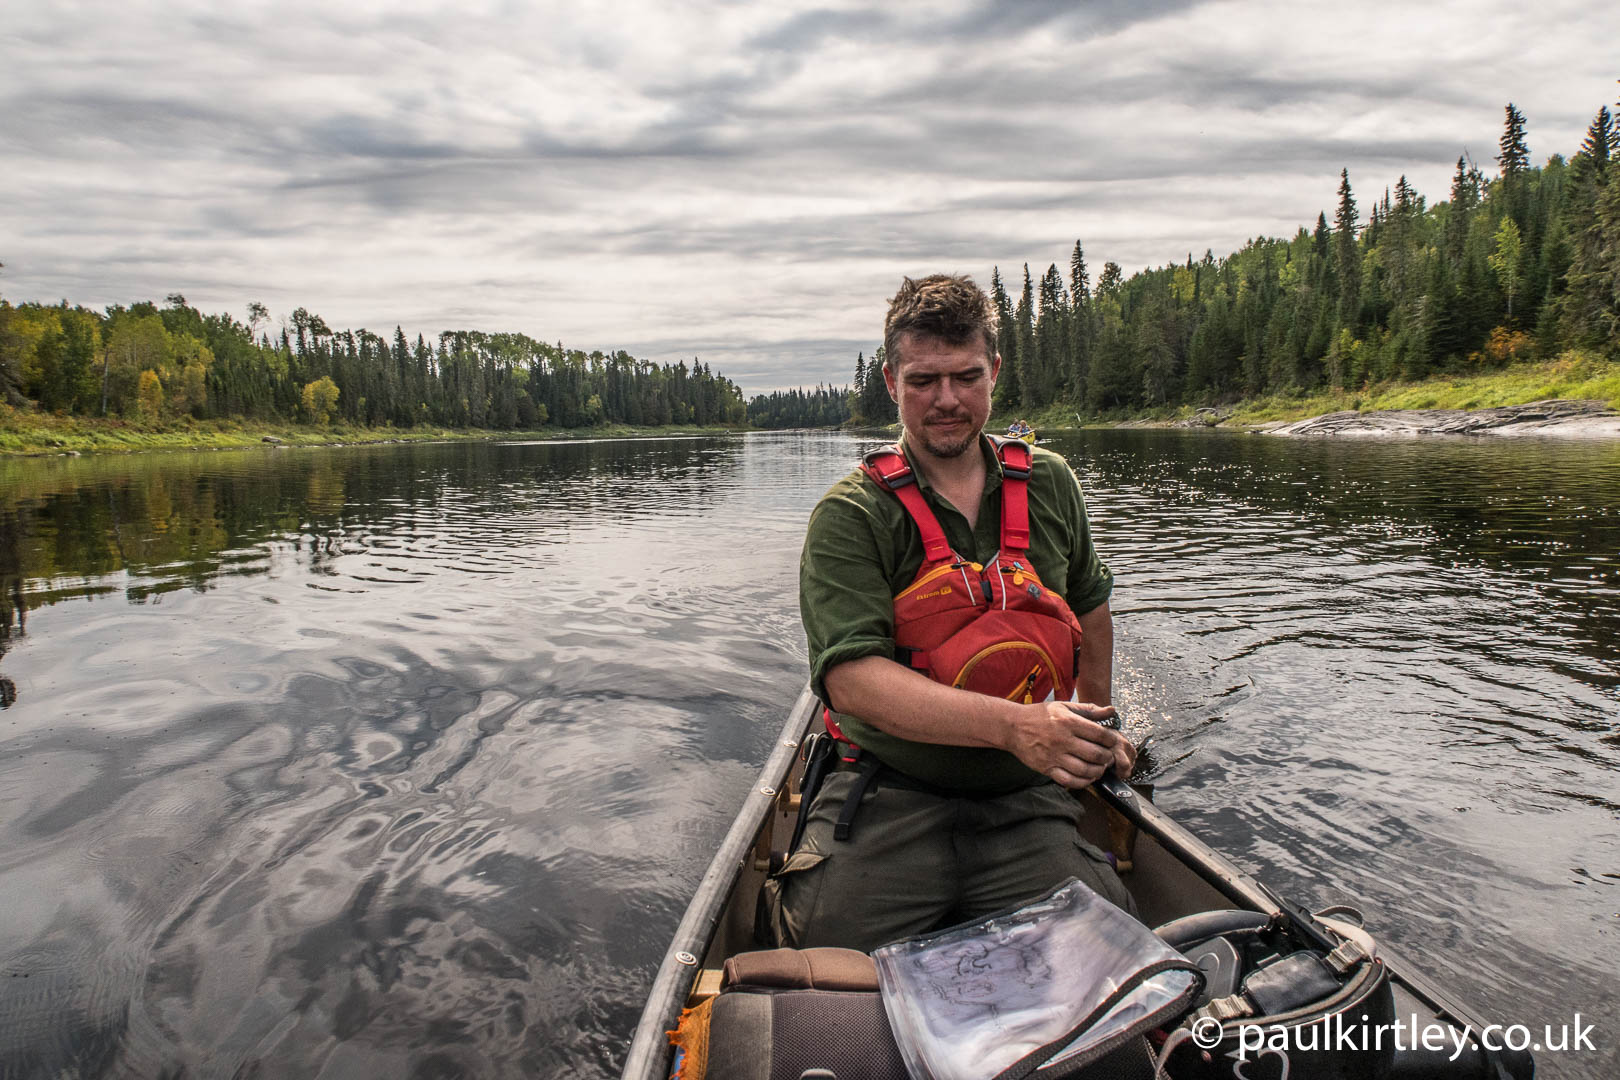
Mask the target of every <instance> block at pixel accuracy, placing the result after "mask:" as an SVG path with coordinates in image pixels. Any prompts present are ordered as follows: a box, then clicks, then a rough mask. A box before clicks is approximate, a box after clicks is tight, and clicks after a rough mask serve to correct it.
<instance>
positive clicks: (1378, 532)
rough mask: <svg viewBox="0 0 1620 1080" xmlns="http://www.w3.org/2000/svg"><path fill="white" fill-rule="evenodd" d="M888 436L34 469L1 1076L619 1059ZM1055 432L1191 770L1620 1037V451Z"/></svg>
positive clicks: (18, 618) (10, 676)
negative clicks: (812, 530)
mask: <svg viewBox="0 0 1620 1080" xmlns="http://www.w3.org/2000/svg"><path fill="white" fill-rule="evenodd" d="M868 445H870V444H869V443H867V442H864V441H861V440H858V439H856V438H852V437H849V436H844V435H802V434H786V435H752V436H748V437H734V438H691V439H667V440H642V441H598V442H585V441H580V442H547V443H526V444H488V443H454V444H441V445H394V446H373V447H343V448H328V449H298V450H277V449H270V448H266V449H264V450H252V451H231V452H215V453H196V454H190V453H184V454H143V455H134V456H129V457H93V458H78V459H70V458H42V459H11V460H0V586H3V590H0V591H3V594H4V595H3V596H0V616H4V622H5V628H4V631H3V634H0V704H3V705H4V706H5V707H4V708H3V709H0V910H3V911H4V912H5V916H4V918H3V919H0V1076H3V1077H13V1076H15V1077H35V1076H41V1077H44V1076H61V1075H70V1076H84V1077H98V1076H158V1075H178V1074H179V1073H181V1072H182V1071H183V1072H184V1074H185V1075H187V1076H193V1077H195V1076H209V1077H212V1076H219V1077H229V1076H236V1075H244V1076H246V1075H262V1076H288V1077H294V1076H297V1077H347V1076H385V1075H386V1076H400V1077H422V1078H427V1077H457V1076H466V1077H503V1076H511V1077H516V1076H546V1077H551V1076H580V1077H607V1076H612V1075H614V1074H615V1072H616V1068H617V1066H618V1064H619V1063H620V1062H622V1060H623V1055H624V1052H625V1049H626V1046H625V1044H626V1040H627V1037H628V1033H629V1032H630V1030H631V1029H632V1028H633V1026H634V1024H635V1020H636V1016H637V1014H638V1011H639V1007H640V1003H641V997H642V995H643V994H644V992H645V990H646V988H647V986H648V985H649V984H650V981H651V978H652V975H653V972H654V970H655V969H656V967H657V964H658V961H659V959H660V958H661V956H662V953H663V950H664V947H665V944H666V942H667V940H668V937H669V935H670V933H671V932H672V931H673V929H674V926H675V924H676V922H677V920H678V919H679V917H680V913H681V911H682V910H683V908H684V905H685V903H686V900H687V898H688V897H689V895H690V894H691V891H692V890H693V888H694V887H695V885H696V883H697V880H698V878H699V877H700V876H701V874H702V872H703V870H704V868H705V866H706V864H707V862H708V858H709V856H710V854H711V853H712V850H713V848H714V846H715V844H716V843H717V842H718V840H719V838H720V836H721V835H722V834H723V833H724V831H725V829H726V827H727V825H728V824H729V822H730V819H731V816H732V814H733V813H734V811H735V809H736V807H737V806H738V805H739V804H740V802H741V801H742V799H743V794H744V792H745V791H746V790H747V788H748V786H749V783H750V780H751V778H752V776H753V774H754V772H755V771H756V769H757V768H758V765H759V763H760V762H762V761H763V760H764V758H765V756H766V755H767V753H768V752H769V749H770V744H771V741H772V738H773V735H774V732H775V730H776V728H777V727H778V725H779V724H780V722H781V720H782V718H783V712H784V710H785V709H786V708H787V707H788V706H789V705H790V704H791V703H792V701H793V700H794V698H795V697H796V696H797V694H798V692H799V690H800V688H801V687H802V685H803V683H804V679H805V675H806V671H805V652H804V642H803V636H802V633H801V631H800V629H799V625H798V612H797V596H796V574H797V557H798V548H799V542H800V539H801V535H802V530H803V525H804V521H805V518H806V516H807V515H808V513H809V510H810V508H811V506H812V505H813V504H814V502H815V500H816V498H817V497H818V496H819V495H820V494H821V492H822V491H824V490H825V489H826V488H827V487H828V486H829V485H830V484H831V483H832V482H833V481H834V480H835V479H836V478H837V477H838V476H840V475H841V474H842V473H844V472H845V471H846V470H847V469H848V468H849V467H850V465H851V462H852V461H853V460H854V458H855V457H856V455H857V453H858V452H859V451H860V450H861V449H862V448H864V447H865V446H868ZM1051 445H1052V448H1053V449H1056V450H1057V451H1059V452H1060V453H1062V454H1064V455H1065V456H1066V457H1068V459H1069V460H1070V461H1071V463H1072V464H1073V465H1074V466H1075V468H1076V470H1077V471H1078V472H1079V474H1080V476H1081V478H1082V482H1083V484H1084V486H1085V490H1086V493H1087V499H1088V504H1089V507H1090V511H1091V515H1092V519H1093V524H1094V528H1095V531H1096V533H1097V537H1098V544H1099V547H1100V549H1101V551H1102V554H1103V556H1104V558H1105V559H1106V561H1108V563H1109V564H1110V565H1111V566H1112V567H1113V569H1114V571H1115V574H1116V578H1117V583H1116V589H1115V593H1114V600H1113V603H1114V608H1115V611H1116V615H1117V619H1116V625H1117V628H1118V644H1117V649H1118V660H1117V676H1116V688H1117V690H1116V692H1117V697H1118V700H1119V702H1120V704H1121V706H1122V708H1123V709H1124V711H1125V712H1126V715H1127V719H1128V724H1129V726H1130V728H1131V730H1133V731H1134V732H1136V733H1137V734H1143V733H1145V732H1147V731H1149V730H1151V731H1154V732H1156V740H1155V743H1154V747H1153V752H1152V754H1153V756H1152V764H1153V766H1154V769H1155V771H1156V782H1157V783H1158V785H1159V791H1160V796H1159V798H1160V802H1161V804H1162V805H1164V806H1165V807H1166V808H1168V809H1169V810H1170V811H1171V812H1172V813H1174V814H1176V815H1177V816H1178V817H1179V818H1180V819H1181V820H1182V821H1183V822H1184V823H1186V824H1188V825H1189V826H1191V827H1193V828H1194V829H1196V830H1197V831H1199V832H1201V833H1202V834H1203V835H1204V836H1205V837H1206V838H1207V839H1209V840H1210V841H1212V842H1213V843H1215V844H1216V845H1217V846H1218V847H1221V848H1223V849H1224V850H1226V851H1227V852H1228V853H1229V854H1231V855H1232V856H1234V857H1235V858H1236V859H1237V860H1238V861H1239V862H1240V863H1242V864H1243V865H1245V866H1247V867H1248V868H1250V869H1252V870H1253V871H1255V872H1256V873H1258V874H1260V875H1261V876H1262V877H1264V878H1265V879H1266V880H1268V881H1269V882H1271V883H1272V884H1273V885H1274V886H1276V887H1277V888H1278V889H1279V890H1280V891H1282V892H1285V893H1288V894H1291V895H1293V896H1295V897H1297V898H1299V899H1301V900H1303V901H1305V902H1307V903H1309V904H1312V905H1315V906H1321V905H1324V904H1328V903H1336V902H1351V903H1355V904H1357V905H1358V906H1360V907H1362V908H1363V909H1364V910H1365V911H1366V912H1367V914H1368V921H1369V924H1370V926H1371V927H1372V928H1373V929H1374V930H1375V932H1376V933H1378V934H1379V936H1380V937H1382V938H1384V939H1386V940H1388V941H1390V942H1391V943H1393V944H1396V945H1399V946H1400V947H1401V948H1402V950H1403V951H1404V952H1406V953H1407V954H1409V955H1411V956H1413V957H1414V958H1416V959H1419V960H1421V961H1422V963H1423V964H1424V965H1425V966H1427V967H1428V968H1429V969H1430V970H1431V971H1432V972H1433V973H1434V974H1435V975H1437V976H1438V977H1439V978H1440V979H1441V980H1442V981H1443V982H1444V983H1447V984H1449V985H1450V986H1452V987H1453V988H1454V989H1455V990H1456V991H1457V993H1458V994H1459V995H1460V996H1461V997H1463V999H1464V1000H1466V1001H1468V1002H1469V1003H1471V1004H1472V1005H1473V1006H1474V1007H1475V1009H1476V1010H1477V1011H1478V1012H1480V1013H1481V1014H1482V1016H1484V1017H1485V1018H1487V1019H1490V1020H1493V1021H1499V1022H1502V1023H1525V1024H1532V1025H1537V1026H1538V1027H1539V1025H1543V1024H1549V1023H1550V1024H1553V1025H1554V1027H1555V1028H1556V1027H1557V1025H1560V1024H1564V1023H1568V1022H1570V1020H1571V1017H1572V1016H1573V1014H1574V1013H1577V1012H1579V1013H1580V1014H1581V1015H1582V1017H1583V1018H1584V1020H1585V1021H1586V1022H1588V1023H1594V1024H1595V1025H1596V1027H1595V1030H1594V1032H1593V1034H1592V1036H1591V1037H1592V1038H1593V1040H1594V1041H1595V1042H1596V1044H1597V1046H1598V1049H1597V1050H1596V1051H1586V1052H1578V1051H1573V1050H1572V1051H1570V1052H1567V1053H1565V1054H1562V1055H1543V1057H1542V1059H1541V1061H1540V1064H1541V1066H1542V1070H1543V1072H1542V1075H1546V1076H1554V1077H1557V1076H1571V1077H1591V1078H1597V1077H1609V1076H1613V1075H1615V1074H1616V1073H1617V1072H1620V1050H1617V1045H1620V979H1617V978H1616V975H1615V971H1616V966H1617V965H1620V785H1617V784H1616V782H1615V776H1616V771H1615V770H1616V766H1617V765H1620V444H1615V443H1565V442H1558V441H1552V440H1502V441H1499V442H1479V441H1469V440H1462V439H1458V440H1444V439H1432V440H1423V441H1400V442H1365V441H1354V442H1352V441H1331V440H1323V441H1309V440H1285V439H1277V438H1268V437H1260V436H1248V435H1236V434H1227V433H1207V432H1178V431H1098V432H1084V433H1078V434H1075V435H1073V436H1069V437H1064V438H1060V439H1058V440H1056V441H1055V442H1053V443H1052V444H1051Z"/></svg>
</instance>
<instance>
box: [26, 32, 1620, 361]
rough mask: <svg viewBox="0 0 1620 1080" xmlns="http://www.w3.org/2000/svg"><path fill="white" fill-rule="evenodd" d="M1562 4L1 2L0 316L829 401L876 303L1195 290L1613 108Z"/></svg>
mask: <svg viewBox="0 0 1620 1080" xmlns="http://www.w3.org/2000/svg"><path fill="white" fill-rule="evenodd" d="M1617 43H1620V5H1617V4H1608V3H1602V2H1594V0H1567V2H1565V0H1543V2H1541V3H1539V4H1530V3H1525V2H1523V0H1513V2H1496V0H1491V2H1477V3H1453V4H1439V3H1414V2H1412V0H1398V2H1392V3H1385V4H1357V3H1333V4H1309V3H1297V2H1280V3H1258V2H1248V0H1244V2H1231V3H1190V2H1176V0H1139V2H1126V0H1104V2H1101V3H1085V4H1078V3H1075V4H1056V3H1006V2H1002V3H948V2H947V3H933V4H927V5H923V4H907V5H892V6H888V7H881V8H874V7H869V6H856V5H849V4H837V3H832V4H816V5H813V6H812V5H794V4H788V3H769V4H767V3H724V2H704V3H676V4H665V3H650V2H645V0H642V2H635V3H621V4H611V5H610V4H595V3H591V2H589V0H587V2H583V3H582V2H579V0H574V2H571V3H567V4H557V5H544V4H535V5H528V4H522V3H517V2H515V0H514V2H507V3H489V2H478V0H471V2H465V0H464V2H460V3H455V4H450V3H443V4H440V3H435V2H431V0H424V2H413V3H394V4H373V3H368V2H365V0H361V2H354V0H346V2H343V3H335V2H332V0H326V2H322V3H304V2H302V0H294V2H278V3H276V4H273V5H265V4H257V3H235V4H222V3H217V2H213V3H190V2H169V3H157V4H153V3H142V2H139V0H126V2H120V3H117V4H100V3H70V2H63V0H55V2H47V3H38V2H35V0H0V262H4V263H5V264H6V265H5V269H4V270H3V271H0V275H3V276H0V293H3V295H5V296H6V298H8V299H10V300H11V301H13V302H20V301H25V300H43V301H51V302H54V301H56V300H59V299H62V298H66V299H67V300H68V301H69V302H71V303H82V304H85V305H87V306H94V307H102V306H105V305H107V304H109V303H127V302H130V301H133V300H138V299H154V300H160V301H161V299H162V298H163V297H164V296H165V295H167V294H168V293H171V292H177V291H178V292H182V293H184V294H185V295H186V297H187V298H188V299H189V300H190V301H191V302H192V303H193V304H194V305H196V306H198V307H200V308H202V309H203V310H204V311H230V312H232V313H234V314H235V315H236V316H237V317H238V318H243V317H244V316H245V312H246V308H247V304H248V302H249V301H253V300H260V301H263V302H264V303H265V304H267V305H268V306H269V307H270V310H271V312H272V314H273V316H275V317H277V318H281V317H284V316H285V315H286V314H287V313H288V312H289V311H291V310H292V309H293V308H295V307H298V306H300V305H302V306H305V307H308V308H309V309H310V310H312V311H315V312H317V313H319V314H320V315H322V316H323V317H324V318H325V319H326V321H327V322H328V323H329V324H331V325H332V326H333V327H350V328H359V327H361V326H366V327H369V328H371V329H372V330H374V331H378V332H381V333H385V334H391V333H392V330H393V327H394V326H395V325H396V324H401V325H403V326H404V327H405V328H406V330H407V332H409V333H411V334H413V335H414V334H415V333H417V332H418V331H421V332H424V333H427V334H428V335H429V336H430V337H431V336H432V335H433V334H436V333H437V332H438V331H440V330H446V329H484V330H519V331H523V332H525V333H528V334H531V335H533V336H535V337H538V338H542V339H545V340H548V341H556V340H559V339H560V340H562V341H563V342H564V343H565V344H566V345H568V346H570V347H579V348H585V349H592V348H601V349H604V350H612V349H620V348H622V349H626V350H628V351H630V352H631V353H633V354H635V355H638V356H644V357H648V358H651V359H656V360H660V361H673V360H675V359H679V358H683V357H684V358H690V357H692V356H694V355H696V356H699V357H701V358H703V359H704V360H706V361H708V362H709V363H710V364H711V365H712V366H714V367H716V368H718V369H719V370H721V371H724V372H725V373H726V374H728V375H730V376H731V377H732V378H733V379H734V380H736V381H737V382H738V383H740V384H741V385H742V386H743V388H744V389H745V390H746V391H748V392H749V393H753V392H757V391H761V390H768V389H772V388H775V387H780V386H790V385H797V384H800V383H806V384H812V383H815V382H817V381H821V380H827V381H836V382H839V383H843V382H847V381H848V380H849V378H850V376H851V373H852V370H853V367H854V359H855V354H856V352H857V350H865V351H867V352H868V353H870V351H871V349H872V348H873V346H874V345H875V344H877V342H878V341H879V340H880V338H881V331H882V318H883V311H884V307H885V301H886V298H887V297H888V296H890V295H892V294H893V292H894V290H895V288H896V286H897V285H898V284H899V281H900V277H901V275H903V274H911V275H919V274H923V273H930V272H934V271H938V270H949V271H961V272H967V273H971V274H974V275H975V276H976V277H977V278H978V279H979V281H980V282H981V283H982V284H984V285H985V286H987V287H988V285H989V280H990V270H991V267H992V266H996V265H999V266H1000V267H1001V271H1002V273H1003V275H1004V276H1005V277H1006V278H1008V279H1009V283H1010V284H1009V288H1013V289H1016V288H1017V286H1018V283H1019V282H1020V281H1021V275H1022V266H1023V264H1024V263H1025V262H1026V261H1027V262H1028V263H1030V266H1031V269H1032V271H1033V272H1034V273H1035V274H1036V276H1039V274H1040V272H1041V271H1042V270H1044V269H1045V267H1046V266H1047V264H1049V263H1053V262H1056V263H1058V264H1059V266H1062V267H1065V268H1066V266H1067V262H1068V257H1069V252H1070V250H1071V249H1072V248H1073V245H1074V242H1075V240H1076V239H1080V240H1082V241H1083V242H1084V244H1085V250H1086V254H1087V257H1088V261H1089V262H1090V263H1091V266H1092V271H1093V275H1095V273H1096V272H1097V270H1099V269H1100V268H1101V266H1102V264H1103V262H1104V261H1106V260H1113V261H1115V262H1118V263H1120V264H1121V265H1122V266H1123V267H1124V268H1125V271H1126V273H1127V274H1129V273H1131V272H1134V271H1136V270H1139V269H1142V268H1143V267H1146V266H1153V265H1161V264H1163V263H1165V262H1169V261H1172V260H1179V259H1184V258H1185V257H1186V256H1187V254H1188V253H1189V252H1192V253H1194V254H1197V255H1201V254H1202V253H1203V251H1204V250H1205V249H1206V248H1212V249H1214V251H1215V253H1216V255H1217V256H1219V255H1224V254H1226V253H1228V252H1230V251H1232V250H1233V249H1235V248H1237V247H1239V246H1241V245H1242V244H1243V242H1244V241H1246V240H1247V239H1248V238H1250V237H1252V236H1254V235H1257V234H1269V235H1292V233H1293V232H1294V230H1295V229H1296V228H1297V227H1298V226H1299V225H1300V224H1302V223H1309V222H1314V220H1315V218H1316V214H1317V212H1318V211H1320V210H1324V209H1326V210H1329V211H1330V214H1329V216H1330V217H1331V209H1332V206H1333V201H1334V192H1335V189H1336V187H1337V183H1338V173H1339V169H1340V168H1343V167H1347V168H1348V169H1349V170H1350V178H1351V183H1352V185H1353V186H1354V187H1355V190H1356V193H1357V195H1358V198H1359V201H1360V202H1361V205H1362V207H1363V209H1364V210H1365V209H1367V208H1368V207H1369V206H1370V203H1371V201H1372V199H1373V197H1374V196H1375V195H1377V194H1381V193H1382V191H1383V189H1384V187H1385V186H1386V185H1393V184H1394V182H1395V180H1396V178H1397V177H1398V176H1399V175H1401V174H1402V173H1405V174H1406V175H1407V176H1408V177H1409V178H1410V179H1411V180H1412V181H1413V182H1414V183H1415V184H1416V186H1417V187H1418V189H1419V191H1420V192H1422V193H1423V194H1424V195H1425V196H1426V197H1428V198H1429V199H1430V200H1431V201H1438V200H1440V199H1444V198H1445V197H1446V192H1447V185H1448V181H1449V176H1450V173H1451V170H1452V167H1453V164H1454V163H1455V161H1456V159H1457V156H1458V154H1459V153H1462V152H1465V151H1466V152H1468V153H1471V154H1472V155H1473V156H1474V158H1475V159H1476V160H1477V161H1478V162H1479V163H1480V165H1481V167H1483V168H1485V169H1486V170H1487V171H1494V169H1495V164H1494V162H1493V160H1492V158H1493V156H1494V154H1495V153H1496V140H1497V138H1498V136H1499V135H1500V132H1501V125H1502V106H1503V104H1504V103H1505V102H1507V101H1509V100H1511V101H1513V102H1515V103H1516V104H1517V105H1518V106H1519V108H1520V109H1521V111H1523V112H1524V113H1525V114H1526V116H1527V117H1528V118H1529V142H1530V149H1531V154H1532V158H1533V160H1535V161H1536V162H1538V163H1539V162H1541V161H1543V160H1544V159H1545V158H1546V157H1547V156H1548V155H1550V154H1552V153H1555V152H1557V153H1563V154H1565V155H1566V156H1567V155H1569V154H1570V153H1572V152H1573V151H1574V150H1575V148H1576V147H1577V146H1578V145H1579V142H1580V139H1581V136H1582V134H1583V132H1584V129H1585V127H1586V125H1587V124H1588V123H1589V122H1590V121H1591V119H1592V116H1593V114H1594V113H1595V112H1596V111H1597V108H1598V107H1599V106H1600V105H1603V104H1610V105H1611V106H1612V105H1613V103H1614V100H1615V95H1616V91H1617V89H1620V88H1617V87H1616V84H1615V79H1616V77H1617V76H1620V49H1617V48H1616V45H1617Z"/></svg>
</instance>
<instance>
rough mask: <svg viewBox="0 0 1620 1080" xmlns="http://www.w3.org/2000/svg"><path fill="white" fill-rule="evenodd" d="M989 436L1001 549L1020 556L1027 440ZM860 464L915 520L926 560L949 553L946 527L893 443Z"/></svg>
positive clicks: (1024, 544)
mask: <svg viewBox="0 0 1620 1080" xmlns="http://www.w3.org/2000/svg"><path fill="white" fill-rule="evenodd" d="M990 441H991V442H992V443H993V444H994V445H995V448H996V460H997V461H999V462H1000V463H1001V554H1002V556H1003V557H1004V558H1008V559H1023V558H1024V557H1025V556H1026V554H1027V553H1028V551H1029V469H1030V463H1031V460H1032V458H1031V455H1030V451H1029V444H1028V443H1026V442H1024V441H1023V440H1022V439H1002V438H998V437H996V436H994V435H992V436H990ZM861 468H862V469H864V470H865V471H866V474H867V475H868V476H870V477H871V478H872V479H873V480H875V481H876V482H877V484H878V486H879V487H881V488H883V489H884V490H885V491H888V492H890V493H892V494H893V495H894V496H895V498H897V499H899V500H900V504H901V505H902V506H904V507H905V508H906V512H907V513H908V514H910V515H911V520H912V521H914V522H916V523H917V531H918V532H920V533H921V534H922V542H923V559H924V561H925V562H929V563H935V562H941V561H943V560H945V559H947V558H949V557H950V556H951V554H952V553H951V545H950V542H949V541H948V540H946V539H945V530H944V528H943V527H942V526H941V525H940V523H939V518H937V517H935V516H934V511H933V510H932V509H930V508H929V506H928V501H927V500H926V499H924V498H923V494H922V489H920V488H919V487H918V486H917V476H916V474H915V473H914V472H912V469H911V464H910V463H909V462H908V461H906V456H905V454H903V453H901V452H900V447H899V446H897V445H892V444H891V445H889V446H880V447H878V448H877V449H876V450H872V451H869V452H868V453H867V454H866V456H865V457H864V458H863V459H862V461H861Z"/></svg>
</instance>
